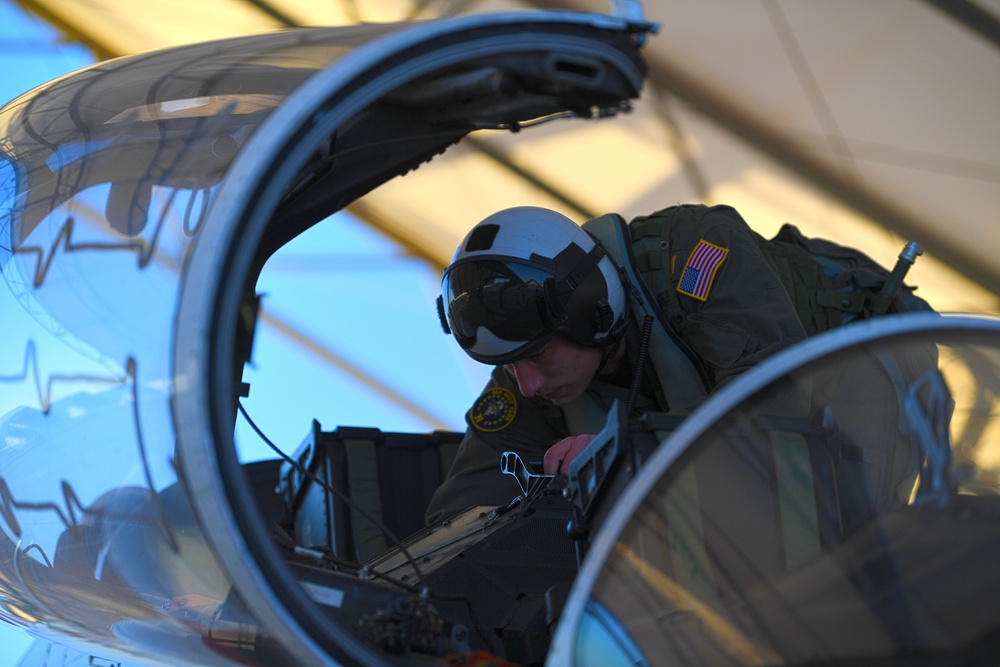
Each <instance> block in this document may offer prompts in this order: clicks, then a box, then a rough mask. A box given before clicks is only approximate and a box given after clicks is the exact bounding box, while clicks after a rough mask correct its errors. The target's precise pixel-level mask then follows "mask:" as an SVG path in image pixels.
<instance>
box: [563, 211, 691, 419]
mask: <svg viewBox="0 0 1000 667" xmlns="http://www.w3.org/2000/svg"><path fill="white" fill-rule="evenodd" d="M583 228H584V229H585V230H586V231H588V232H590V233H591V234H593V235H594V236H596V237H597V238H598V239H599V240H600V241H601V243H602V244H603V245H604V247H605V249H606V250H607V251H608V254H609V255H610V256H611V258H612V259H613V260H614V261H615V263H616V264H617V265H618V266H619V267H620V268H621V269H622V270H623V271H624V272H625V277H626V278H627V280H628V282H629V283H630V284H631V286H632V287H633V288H634V289H632V290H629V295H630V302H631V304H632V318H633V321H634V322H636V324H638V325H640V326H641V323H642V321H643V319H644V318H645V316H646V315H650V316H652V318H653V335H652V338H651V339H650V346H649V358H650V361H651V362H652V364H653V368H654V369H655V370H656V375H657V378H658V379H659V383H660V385H661V386H662V388H663V392H664V395H665V397H666V400H667V403H668V405H669V406H670V408H671V409H672V410H673V409H680V410H682V409H685V408H689V407H691V406H693V405H697V404H698V403H700V402H702V401H703V400H704V398H705V396H707V394H708V390H707V388H706V386H705V382H704V380H703V379H702V376H701V374H700V373H699V371H698V368H697V367H696V366H695V365H694V363H693V362H692V361H691V359H690V357H688V355H687V353H686V352H685V351H684V349H682V348H681V345H683V343H682V342H681V341H680V339H679V338H678V336H677V333H676V330H675V329H673V328H671V326H670V323H669V322H667V321H666V320H665V313H664V311H663V310H661V309H660V308H659V307H657V306H658V304H659V302H658V301H657V299H656V296H655V293H654V292H653V291H651V288H652V286H650V285H648V284H647V283H646V281H645V279H644V278H643V275H642V274H640V273H639V271H638V268H637V267H636V265H635V263H634V257H633V255H632V252H631V250H630V248H631V246H630V245H629V244H630V243H631V238H630V236H628V228H627V227H626V225H625V221H624V220H622V219H621V217H620V216H617V215H614V214H609V215H602V216H601V217H599V218H594V219H592V220H588V221H587V222H586V223H584V224H583ZM645 254H648V253H645ZM664 273H665V272H657V271H651V272H649V274H650V276H651V277H652V276H654V274H659V275H663V274H664ZM654 279H655V278H654ZM667 282H668V283H669V277H668V278H667ZM665 292H666V293H670V294H671V295H672V290H670V289H669V288H668V289H666V290H665ZM662 294H663V293H662V292H661V295H662ZM673 296H674V297H675V298H676V295H673ZM660 305H662V304H660ZM677 309H678V312H679V310H680V307H679V305H678V307H677Z"/></svg>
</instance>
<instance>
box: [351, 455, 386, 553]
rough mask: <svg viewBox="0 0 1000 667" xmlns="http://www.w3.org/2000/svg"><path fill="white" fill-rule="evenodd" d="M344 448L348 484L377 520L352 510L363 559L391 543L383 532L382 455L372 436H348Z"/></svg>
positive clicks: (353, 494) (356, 536)
mask: <svg viewBox="0 0 1000 667" xmlns="http://www.w3.org/2000/svg"><path fill="white" fill-rule="evenodd" d="M343 442H344V452H345V453H346V455H347V485H348V489H349V492H350V495H351V498H352V499H353V500H354V502H356V503H358V504H359V505H360V506H361V507H364V508H365V510H367V511H368V513H369V514H371V515H372V517H373V518H374V519H376V520H377V521H378V524H375V523H373V522H371V521H369V520H368V519H367V518H365V517H364V516H361V514H359V513H358V512H357V511H355V510H354V509H352V510H351V526H352V528H353V535H354V545H355V546H354V550H355V552H356V555H357V557H358V560H360V561H361V562H362V563H363V562H365V561H368V560H370V559H371V558H373V557H375V556H377V555H378V554H380V553H382V552H383V551H385V549H386V547H387V544H386V539H385V535H384V534H383V533H382V528H381V526H382V524H383V523H384V522H383V520H382V490H381V486H380V485H379V475H378V456H377V452H376V451H375V442H374V441H372V440H368V439H357V438H345V439H344V441H343Z"/></svg>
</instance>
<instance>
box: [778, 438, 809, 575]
mask: <svg viewBox="0 0 1000 667" xmlns="http://www.w3.org/2000/svg"><path fill="white" fill-rule="evenodd" d="M768 435H769V437H770V440H771V456H772V458H773V461H774V472H775V477H776V479H775V483H776V485H777V491H778V493H777V495H778V513H779V517H780V523H781V537H782V542H783V543H784V550H785V565H786V567H787V568H788V569H792V568H794V567H796V566H798V565H801V564H802V563H804V562H806V561H807V560H809V559H810V558H812V557H814V556H816V555H817V554H819V552H820V550H821V548H822V547H821V544H820V535H819V516H818V513H817V509H816V490H815V488H816V487H815V483H814V481H813V470H812V464H811V462H810V459H809V446H808V444H807V443H806V440H805V438H804V437H803V436H802V434H801V433H794V432H790V431H770V432H769V433H768Z"/></svg>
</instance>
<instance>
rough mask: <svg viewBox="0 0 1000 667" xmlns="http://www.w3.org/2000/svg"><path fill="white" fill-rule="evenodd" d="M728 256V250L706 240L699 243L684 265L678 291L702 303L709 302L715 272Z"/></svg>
mask: <svg viewBox="0 0 1000 667" xmlns="http://www.w3.org/2000/svg"><path fill="white" fill-rule="evenodd" d="M728 254H729V250H728V249H727V248H720V247H719V246H717V245H713V244H711V243H709V242H708V241H706V240H705V239H702V240H700V241H698V245H696V246H695V248H694V251H693V252H692V253H691V256H690V257H688V261H687V264H685V265H684V272H683V273H681V282H680V284H679V285H677V291H678V292H680V293H681V294H687V295H688V296H693V297H694V298H696V299H700V300H702V301H705V300H707V299H708V292H709V290H711V289H712V281H713V280H715V272H716V271H718V270H719V267H720V266H722V262H723V260H725V259H726V255H728Z"/></svg>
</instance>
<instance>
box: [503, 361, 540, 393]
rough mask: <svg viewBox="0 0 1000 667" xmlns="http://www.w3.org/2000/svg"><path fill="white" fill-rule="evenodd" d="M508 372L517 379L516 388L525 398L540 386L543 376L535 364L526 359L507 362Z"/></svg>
mask: <svg viewBox="0 0 1000 667" xmlns="http://www.w3.org/2000/svg"><path fill="white" fill-rule="evenodd" d="M508 368H509V369H510V372H511V373H513V374H514V379H515V380H517V388H518V389H520V390H521V394H523V395H524V396H525V397H526V398H531V397H532V396H534V395H535V393H536V392H538V390H539V389H541V388H542V381H543V380H544V378H543V377H542V374H541V373H540V372H539V371H538V369H537V368H535V366H534V365H533V364H532V363H530V362H528V361H517V362H514V363H513V364H509V365H508Z"/></svg>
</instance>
